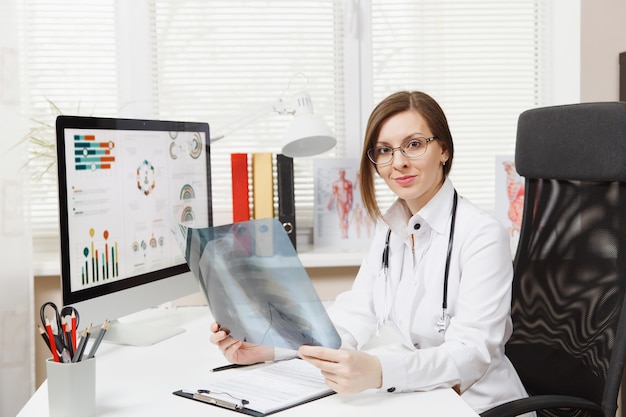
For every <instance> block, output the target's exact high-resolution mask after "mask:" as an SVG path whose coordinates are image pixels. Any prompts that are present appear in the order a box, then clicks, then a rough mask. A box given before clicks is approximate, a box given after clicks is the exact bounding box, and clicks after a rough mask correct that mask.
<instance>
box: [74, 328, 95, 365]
mask: <svg viewBox="0 0 626 417" xmlns="http://www.w3.org/2000/svg"><path fill="white" fill-rule="evenodd" d="M90 335H91V324H90V325H89V327H88V328H86V329H85V330H83V334H82V335H81V337H80V342H78V347H77V348H76V353H74V357H73V358H72V362H80V360H81V359H82V358H83V352H85V346H87V340H88V339H89V336H90Z"/></svg>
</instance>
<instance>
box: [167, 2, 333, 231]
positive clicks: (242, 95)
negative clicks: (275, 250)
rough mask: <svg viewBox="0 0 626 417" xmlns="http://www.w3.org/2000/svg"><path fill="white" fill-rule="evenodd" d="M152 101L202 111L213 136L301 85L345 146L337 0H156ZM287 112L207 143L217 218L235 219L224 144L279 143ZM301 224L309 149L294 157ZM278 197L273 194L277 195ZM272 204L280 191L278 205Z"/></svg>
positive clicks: (171, 112) (306, 222) (248, 147)
mask: <svg viewBox="0 0 626 417" xmlns="http://www.w3.org/2000/svg"><path fill="white" fill-rule="evenodd" d="M155 31H156V51H157V55H158V67H157V68H158V108H159V114H160V116H161V117H163V118H174V119H181V118H183V119H193V120H201V121H207V122H209V124H210V129H211V132H212V136H215V135H217V134H219V133H220V131H222V130H224V129H226V128H228V127H230V126H232V125H236V124H237V123H238V122H239V121H241V120H243V119H245V118H246V116H249V115H250V114H253V113H255V112H257V111H259V110H260V109H263V108H264V107H266V106H268V105H270V104H271V103H273V102H275V101H276V100H277V99H279V98H282V99H283V100H284V101H285V102H286V104H287V105H288V106H290V99H291V97H292V95H293V94H295V93H296V92H298V91H299V90H301V89H303V90H306V91H307V92H308V93H309V94H310V95H311V100H312V102H313V107H314V111H315V113H316V114H317V115H319V116H322V117H323V118H324V120H325V121H326V122H327V123H328V124H329V126H330V128H331V129H333V131H334V132H335V133H336V135H337V137H338V141H339V146H338V147H337V148H335V149H334V150H332V151H330V152H328V153H325V154H324V155H323V156H321V157H324V158H329V157H334V156H335V155H341V154H342V148H343V144H342V142H343V140H342V139H343V115H342V112H341V109H342V108H343V89H342V83H341V79H342V75H343V74H342V64H341V60H339V59H338V56H341V45H342V19H341V8H339V7H338V5H337V2H335V1H332V0H327V1H258V0H246V1H212V2H206V1H185V2H181V1H179V0H155ZM291 119H292V118H291V117H290V116H281V115H278V114H276V113H268V114H267V115H265V116H263V117H261V118H259V119H257V120H256V121H254V122H251V123H249V124H247V125H245V126H242V127H241V128H239V129H238V130H236V131H234V132H233V133H232V134H229V135H227V136H226V137H225V138H224V139H222V140H220V141H219V142H216V143H215V144H214V145H213V146H211V164H212V166H211V168H212V175H213V211H214V221H215V224H224V223H230V222H232V198H231V179H230V176H231V174H230V154H231V153H247V154H248V155H251V154H252V153H254V152H272V153H274V154H276V153H279V152H280V150H281V141H282V137H283V134H284V131H285V130H286V128H287V125H288V123H289V122H290V121H291ZM294 171H295V172H294V177H295V183H296V184H295V187H296V189H297V192H296V196H295V198H296V206H297V219H298V225H299V227H298V230H299V231H301V232H303V231H306V229H307V228H308V229H310V228H311V227H312V222H313V220H312V204H313V179H312V177H311V174H310V173H311V172H312V159H311V158H300V159H295V160H294ZM275 200H276V199H275ZM276 204H277V200H276V203H275V205H276Z"/></svg>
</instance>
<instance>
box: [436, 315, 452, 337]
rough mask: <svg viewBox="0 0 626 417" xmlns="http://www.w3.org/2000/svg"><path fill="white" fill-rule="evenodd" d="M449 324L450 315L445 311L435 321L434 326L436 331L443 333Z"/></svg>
mask: <svg viewBox="0 0 626 417" xmlns="http://www.w3.org/2000/svg"><path fill="white" fill-rule="evenodd" d="M449 325H450V315H449V314H447V313H446V312H445V311H444V312H443V314H442V315H441V317H440V318H439V320H437V323H435V328H436V329H437V333H445V332H446V330H448V326H449Z"/></svg>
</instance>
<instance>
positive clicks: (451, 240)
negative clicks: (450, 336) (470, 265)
mask: <svg viewBox="0 0 626 417" xmlns="http://www.w3.org/2000/svg"><path fill="white" fill-rule="evenodd" d="M458 200H459V197H458V193H457V192H456V189H455V190H454V197H453V199H452V219H451V221H450V235H449V236H448V251H447V253H446V265H445V270H444V276H443V295H442V298H443V300H442V303H441V308H442V316H441V323H442V324H439V322H438V324H437V326H438V327H439V328H440V331H445V329H446V327H447V319H446V315H447V310H448V277H449V275H450V260H451V258H452V245H453V243H454V226H455V224H456V212H457V205H458ZM390 240H391V229H388V230H387V236H386V237H385V247H384V249H383V259H382V267H383V272H384V274H385V281H386V280H387V271H388V270H389V251H390V249H389V241H390ZM386 289H387V282H385V303H384V304H385V307H384V310H385V311H384V314H387V307H386V305H387V294H386V292H387V291H386Z"/></svg>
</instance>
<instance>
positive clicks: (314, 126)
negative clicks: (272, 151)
mask: <svg viewBox="0 0 626 417" xmlns="http://www.w3.org/2000/svg"><path fill="white" fill-rule="evenodd" d="M336 143H337V140H336V139H335V137H334V135H333V132H332V131H331V130H330V128H329V127H328V126H327V125H326V123H324V121H323V120H322V119H321V118H320V117H317V116H315V115H314V114H301V115H296V116H295V117H294V119H293V120H292V122H291V124H290V125H289V127H288V128H287V131H286V132H285V137H284V139H283V153H284V154H285V155H287V156H291V157H293V158H298V157H305V156H312V155H317V154H320V153H323V152H326V151H328V150H330V149H332V148H333V147H334V146H335V144H336Z"/></svg>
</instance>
